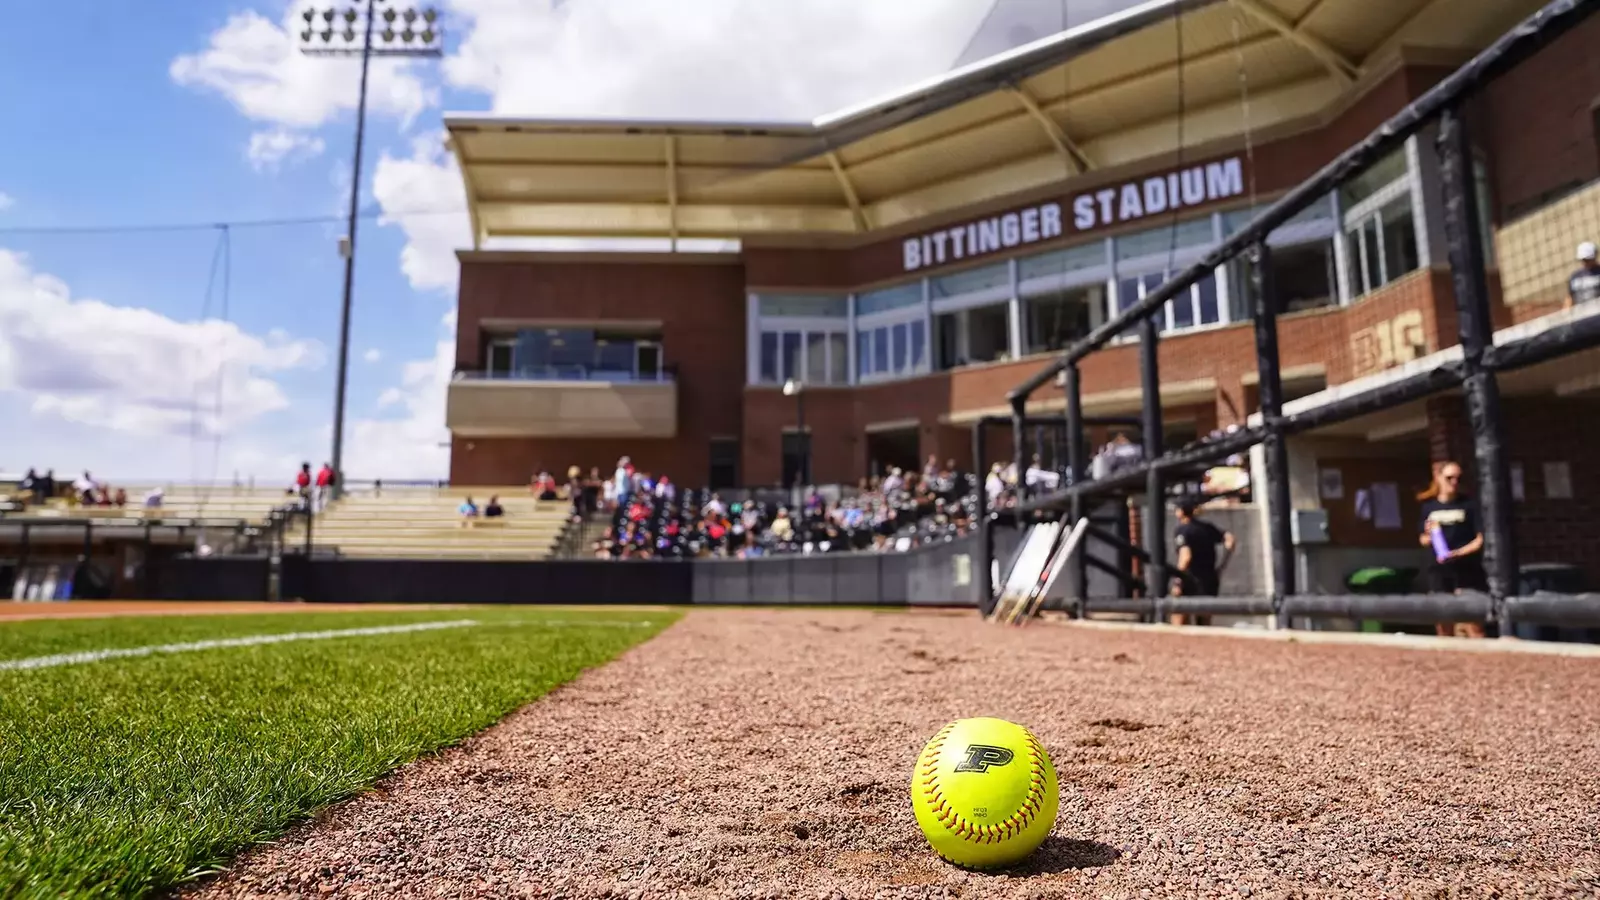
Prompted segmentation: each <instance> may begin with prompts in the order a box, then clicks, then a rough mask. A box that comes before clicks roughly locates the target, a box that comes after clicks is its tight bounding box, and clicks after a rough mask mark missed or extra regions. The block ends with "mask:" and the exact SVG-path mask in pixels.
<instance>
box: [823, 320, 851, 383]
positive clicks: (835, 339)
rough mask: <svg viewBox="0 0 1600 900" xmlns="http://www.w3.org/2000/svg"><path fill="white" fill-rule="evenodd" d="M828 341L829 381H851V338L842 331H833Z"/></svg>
mask: <svg viewBox="0 0 1600 900" xmlns="http://www.w3.org/2000/svg"><path fill="white" fill-rule="evenodd" d="M827 341H828V383H829V384H849V383H850V344H849V339H848V338H847V337H846V335H845V333H844V332H842V331H836V332H832V333H830V334H828V335H827Z"/></svg>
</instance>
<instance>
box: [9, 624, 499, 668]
mask: <svg viewBox="0 0 1600 900" xmlns="http://www.w3.org/2000/svg"><path fill="white" fill-rule="evenodd" d="M478 624H481V623H479V622H478V621H477V620H476V619H457V620H454V621H449V622H421V623H418V624H416V625H380V626H375V627H372V628H344V629H340V630H338V631H290V632H286V633H284V634H257V635H251V636H250V637H239V638H221V639H218V640H214V641H192V642H190V643H187V644H154V645H152V646H148V647H128V648H125V649H121V650H85V651H82V652H79V653H58V654H56V655H54V656H30V657H28V658H26V659H6V660H0V671H7V670H17V669H48V668H51V667H54V666H72V665H77V664H79V663H92V662H100V661H101V660H105V659H122V658H126V657H131V656H153V655H155V654H157V653H190V652H193V651H195V650H215V649H217V648H219V647H255V646H259V645H261V644H282V643H286V642H288V641H320V640H326V639H328V638H342V637H364V636H366V635H373V634H403V633H405V632H408V631H437V630H438V629H441V628H464V627H466V626H469V625H478Z"/></svg>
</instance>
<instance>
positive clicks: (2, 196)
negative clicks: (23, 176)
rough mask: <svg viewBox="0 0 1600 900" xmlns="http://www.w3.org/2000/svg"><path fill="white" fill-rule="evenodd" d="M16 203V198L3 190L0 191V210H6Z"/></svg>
mask: <svg viewBox="0 0 1600 900" xmlns="http://www.w3.org/2000/svg"><path fill="white" fill-rule="evenodd" d="M16 205H17V201H16V198H14V197H12V196H11V195H10V194H8V193H6V192H5V191H0V212H3V211H5V210H8V209H10V208H11V207H13V206H16Z"/></svg>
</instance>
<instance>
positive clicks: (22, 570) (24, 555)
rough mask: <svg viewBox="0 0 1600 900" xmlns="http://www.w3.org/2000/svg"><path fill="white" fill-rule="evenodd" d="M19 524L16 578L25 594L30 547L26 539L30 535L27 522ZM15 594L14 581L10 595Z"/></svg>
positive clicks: (15, 586)
mask: <svg viewBox="0 0 1600 900" xmlns="http://www.w3.org/2000/svg"><path fill="white" fill-rule="evenodd" d="M21 525H22V546H21V547H19V548H18V550H17V578H19V579H21V580H22V587H23V591H24V596H26V591H27V587H28V582H27V578H28V551H29V550H30V549H31V548H30V547H29V542H28V539H29V537H30V536H31V535H30V532H29V526H28V523H27V522H23V523H21ZM16 595H17V585H16V583H15V582H13V583H12V585H11V596H12V597H15V596H16ZM7 599H9V598H7Z"/></svg>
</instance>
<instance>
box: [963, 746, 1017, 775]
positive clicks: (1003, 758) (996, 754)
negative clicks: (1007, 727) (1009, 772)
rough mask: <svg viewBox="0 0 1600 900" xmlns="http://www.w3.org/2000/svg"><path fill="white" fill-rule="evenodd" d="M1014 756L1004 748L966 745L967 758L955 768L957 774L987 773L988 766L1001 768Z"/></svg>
mask: <svg viewBox="0 0 1600 900" xmlns="http://www.w3.org/2000/svg"><path fill="white" fill-rule="evenodd" d="M1015 755H1016V754H1014V753H1012V752H1011V751H1010V750H1007V749H1006V748H1004V747H991V746H989V745H988V744H968V745H967V757H966V759H963V760H962V761H961V764H960V765H958V766H956V771H957V772H977V773H979V774H982V773H984V772H987V771H989V767H990V766H1003V765H1005V764H1006V763H1009V762H1011V760H1012V758H1013V757H1014V756H1015Z"/></svg>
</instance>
